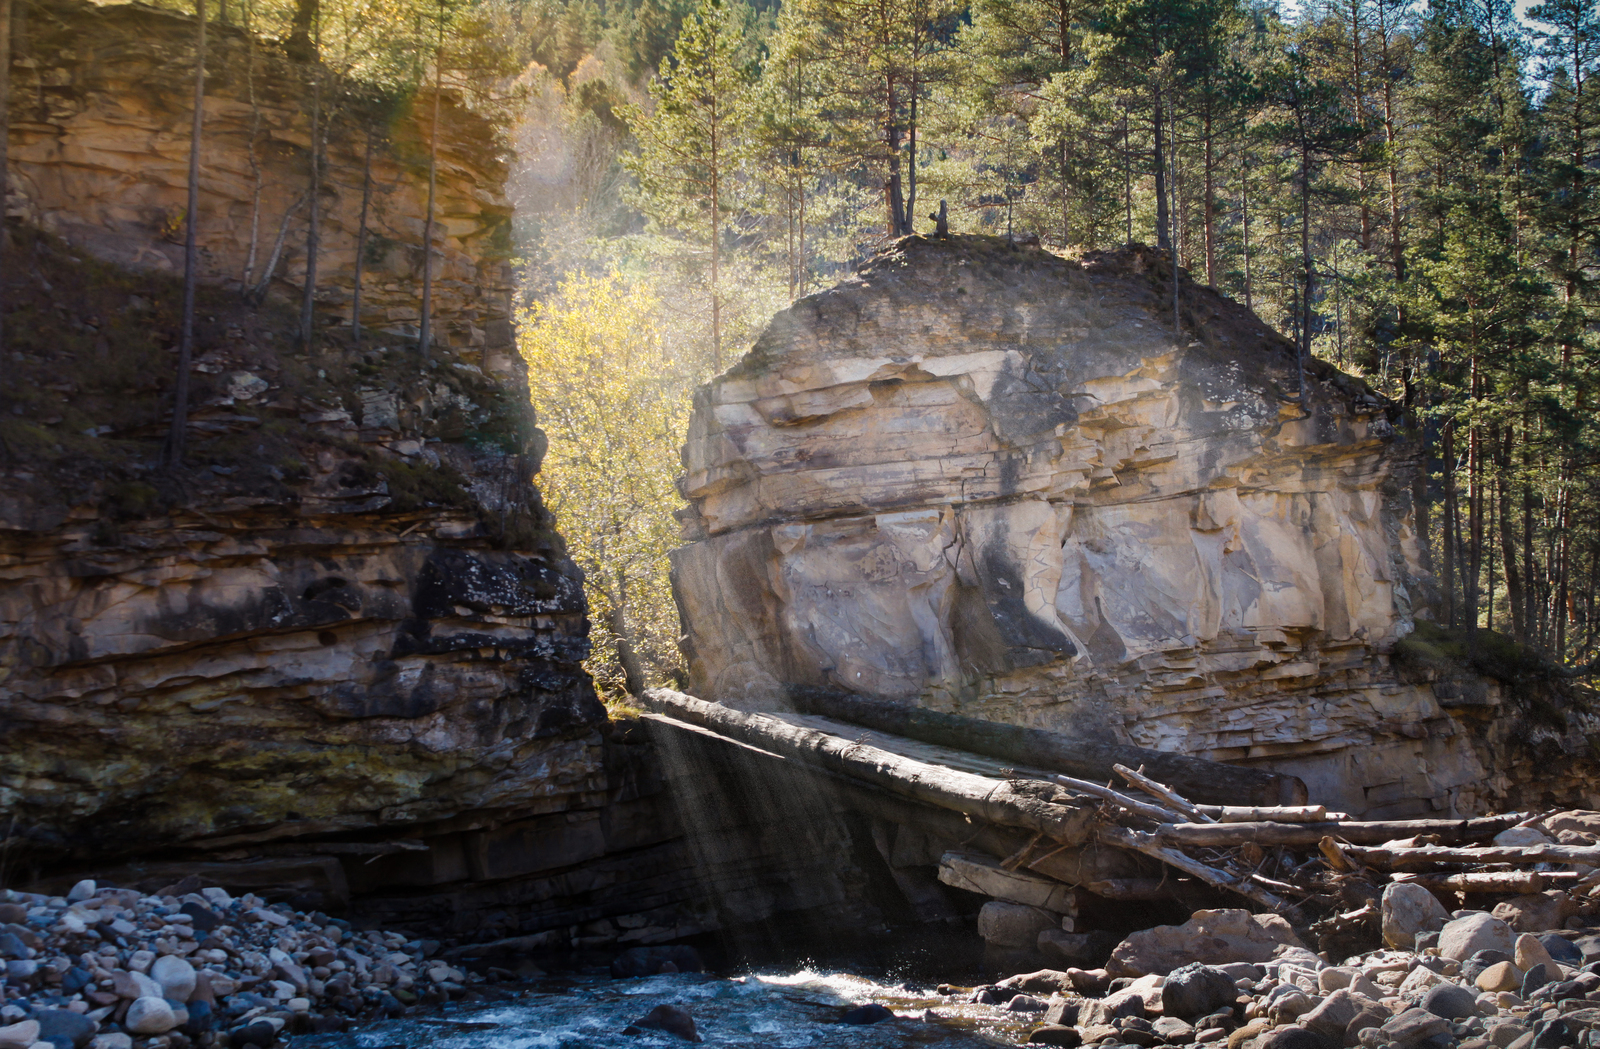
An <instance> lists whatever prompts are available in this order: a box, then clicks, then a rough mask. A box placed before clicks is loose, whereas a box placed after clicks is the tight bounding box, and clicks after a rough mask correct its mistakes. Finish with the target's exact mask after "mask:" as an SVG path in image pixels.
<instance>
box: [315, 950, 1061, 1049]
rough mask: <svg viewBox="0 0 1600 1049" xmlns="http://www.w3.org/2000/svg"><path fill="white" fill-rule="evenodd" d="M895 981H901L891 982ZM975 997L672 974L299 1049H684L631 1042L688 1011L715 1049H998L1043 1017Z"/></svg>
mask: <svg viewBox="0 0 1600 1049" xmlns="http://www.w3.org/2000/svg"><path fill="white" fill-rule="evenodd" d="M885 979H891V978H887V977H886V978H885ZM964 997H965V996H963V995H940V994H938V993H937V992H936V991H935V990H933V989H931V988H926V987H920V986H917V985H915V984H914V983H896V982H885V983H880V982H877V981H875V980H873V979H869V978H867V977H863V976H857V975H853V974H850V973H847V972H838V971H819V970H815V969H811V968H799V969H796V970H791V971H787V972H748V973H745V974H743V975H737V976H732V977H720V976H713V975H709V974H702V973H671V974H664V975H659V976H650V977H645V978H643V979H635V980H613V979H611V978H610V977H608V976H603V975H599V974H592V975H591V974H573V975H565V976H561V977H553V978H547V979H544V980H539V981H536V982H534V983H532V984H530V985H529V986H528V987H527V988H525V989H524V990H522V991H521V992H519V995H518V997H517V998H516V999H514V1000H511V1001H505V1002H497V1003H494V1004H492V1005H482V1006H475V1007H474V1006H468V1007H459V1008H450V1009H449V1010H448V1011H446V1012H444V1013H441V1014H439V1015H437V1016H432V1017H408V1018H406V1019H403V1020H389V1021H381V1022H378V1023H375V1024H371V1025H367V1026H364V1027H362V1028H360V1029H359V1030H355V1031H350V1032H346V1033H344V1034H337V1035H318V1036H308V1037H300V1038H296V1039H294V1043H293V1044H294V1045H295V1046H296V1049H312V1047H315V1049H419V1047H424V1046H425V1047H427V1049H646V1047H656V1046H682V1045H685V1044H687V1043H686V1042H684V1041H683V1040H682V1039H680V1038H677V1037H675V1036H673V1035H671V1034H667V1033H665V1032H662V1031H656V1030H645V1031H643V1032H642V1033H640V1034H634V1035H627V1034H623V1033H622V1032H623V1029H624V1028H626V1027H628V1026H629V1024H630V1023H632V1022H633V1021H635V1020H638V1019H639V1018H641V1017H643V1016H644V1015H645V1014H646V1013H648V1012H650V1010H651V1009H653V1008H655V1007H656V1006H660V1005H672V1006H676V1007H678V1008H680V1009H683V1010H686V1011H687V1012H688V1013H689V1014H690V1015H691V1016H692V1017H693V1018H694V1022H695V1026H696V1029H697V1032H698V1034H699V1035H700V1037H701V1038H702V1039H703V1040H704V1043H705V1044H706V1045H717V1046H763V1047H781V1049H808V1047H811V1046H817V1047H824V1046H827V1047H831V1046H840V1047H848V1049H899V1047H912V1046H930V1047H932V1046H937V1047H950V1049H956V1047H962V1049H965V1047H974V1049H976V1047H992V1046H997V1045H1015V1044H1016V1043H1017V1042H1019V1041H1022V1040H1023V1039H1024V1038H1025V1037H1026V1032H1027V1031H1028V1030H1029V1029H1030V1028H1031V1027H1033V1026H1035V1024H1034V1023H1030V1022H1029V1021H1030V1020H1033V1021H1036V1020H1037V1017H1028V1016H1019V1015H1018V1014H1014V1013H1007V1012H1005V1011H1004V1010H1003V1009H998V1008H996V1007H994V1006H987V1005H971V1004H965V1003H964V1002H963V1001H962V999H963V998H964ZM868 1002H877V1003H878V1004H880V1005H883V1006H885V1007H886V1008H888V1009H889V1010H891V1011H892V1012H893V1013H894V1014H895V1015H894V1019H892V1020H882V1021H880V1022H878V1023H876V1024H871V1025H863V1026H854V1025H850V1024H844V1023H841V1022H840V1018H841V1017H842V1016H843V1015H844V1014H845V1012H846V1011H848V1010H849V1009H851V1008H853V1007H854V1006H857V1005H862V1004H865V1003H868Z"/></svg>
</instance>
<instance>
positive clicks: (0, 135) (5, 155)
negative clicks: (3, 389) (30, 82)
mask: <svg viewBox="0 0 1600 1049" xmlns="http://www.w3.org/2000/svg"><path fill="white" fill-rule="evenodd" d="M10 154H11V0H0V349H4V348H5V345H6V323H5V310H6V294H5V278H6V277H7V276H8V271H7V269H6V267H5V263H4V259H5V249H6V242H7V241H8V240H10V239H11V238H10V234H9V233H7V231H6V230H7V227H6V198H7V197H8V196H9V194H8V192H7V187H8V186H9V184H10V182H9V180H10V177H11V167H10V160H11V157H10Z"/></svg>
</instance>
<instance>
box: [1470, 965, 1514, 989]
mask: <svg viewBox="0 0 1600 1049" xmlns="http://www.w3.org/2000/svg"><path fill="white" fill-rule="evenodd" d="M1524 975H1525V974H1524V973H1523V971H1522V970H1521V969H1519V968H1517V967H1516V966H1515V965H1514V964H1512V963H1511V962H1496V963H1494V964H1493V965H1491V966H1489V967H1488V968H1487V969H1485V970H1483V971H1482V972H1481V973H1479V974H1478V977H1477V979H1476V980H1475V981H1474V982H1475V983H1476V984H1477V986H1478V988H1479V989H1480V990H1484V991H1515V990H1517V989H1519V988H1520V987H1521V986H1522V978H1523V976H1524Z"/></svg>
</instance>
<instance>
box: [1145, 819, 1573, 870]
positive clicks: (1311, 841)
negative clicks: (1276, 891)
mask: <svg viewBox="0 0 1600 1049" xmlns="http://www.w3.org/2000/svg"><path fill="white" fill-rule="evenodd" d="M1520 819H1522V814H1521V813H1513V814H1511V815H1509V816H1485V817H1482V818H1479V819H1470V820H1378V821H1370V822H1357V821H1351V822H1348V823H1174V824H1168V825H1167V826H1164V827H1162V828H1161V829H1160V830H1159V831H1158V832H1157V833H1159V834H1160V836H1161V840H1163V841H1165V842H1168V843H1170V844H1173V845H1194V846H1200V847H1203V848H1228V847H1230V846H1234V845H1246V844H1252V843H1253V844H1256V845H1262V846H1266V845H1316V844H1318V843H1319V842H1321V841H1322V839H1323V838H1324V837H1333V838H1335V839H1337V840H1338V841H1340V842H1344V843H1348V844H1350V845H1381V844H1383V843H1384V842H1386V841H1393V840H1395V839H1396V838H1409V837H1412V836H1413V835H1417V834H1436V835H1438V836H1439V838H1440V840H1441V841H1449V842H1470V841H1483V840H1486V839H1489V838H1492V837H1494V836H1495V835H1496V834H1499V833H1500V832H1501V831H1503V830H1506V829H1508V828H1510V827H1512V826H1514V825H1515V824H1516V823H1517V821H1518V820H1520ZM1350 851H1351V855H1352V857H1353V858H1355V859H1361V857H1360V856H1357V855H1355V850H1350ZM1407 851H1420V850H1407ZM1435 851H1437V850H1435ZM1363 862H1364V861H1363ZM1461 862H1483V863H1492V862H1496V861H1493V860H1481V861H1479V860H1467V861H1461ZM1579 862H1590V861H1579Z"/></svg>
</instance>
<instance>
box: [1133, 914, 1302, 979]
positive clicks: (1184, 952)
mask: <svg viewBox="0 0 1600 1049" xmlns="http://www.w3.org/2000/svg"><path fill="white" fill-rule="evenodd" d="M1293 947H1298V948H1301V949H1304V947H1305V944H1303V943H1302V942H1300V938H1299V937H1298V936H1296V935H1295V934H1294V930H1293V929H1292V928H1290V926H1289V923H1288V922H1286V921H1284V920H1283V919H1282V918H1280V917H1278V916H1277V915H1275V914H1255V915H1253V914H1251V913H1250V912H1249V911H1243V910H1234V909H1227V910H1214V911H1195V912H1194V915H1193V916H1192V917H1191V918H1190V919H1189V920H1188V921H1187V922H1184V923H1183V924H1182V925H1158V926H1156V927H1155V928H1153V929H1146V930H1144V931H1143V932H1136V933H1133V934H1132V935H1130V936H1128V937H1127V938H1126V939H1124V940H1123V941H1122V942H1121V943H1119V944H1118V945H1117V947H1116V949H1115V950H1113V951H1112V952H1111V960H1110V961H1109V962H1107V963H1106V971H1107V972H1110V973H1112V974H1114V975H1117V976H1143V975H1145V974H1146V973H1159V974H1162V975H1165V974H1167V973H1170V972H1172V971H1173V970H1174V969H1177V968H1179V967H1181V966H1184V965H1188V964H1190V963H1192V962H1200V963H1203V964H1206V965H1218V964H1222V963H1225V962H1264V961H1267V960H1269V959H1271V958H1274V957H1276V956H1277V955H1278V954H1280V953H1282V951H1284V950H1285V949H1287V948H1293ZM1318 964H1319V966H1320V962H1319V963H1318Z"/></svg>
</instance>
